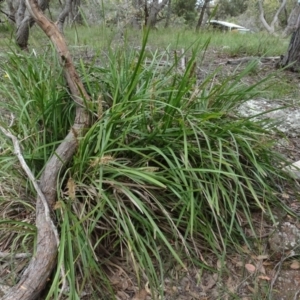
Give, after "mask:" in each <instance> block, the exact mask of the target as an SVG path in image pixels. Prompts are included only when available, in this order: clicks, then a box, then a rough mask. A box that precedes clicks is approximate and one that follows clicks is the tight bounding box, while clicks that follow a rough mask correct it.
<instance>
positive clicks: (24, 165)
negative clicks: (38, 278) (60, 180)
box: [0, 126, 58, 246]
mask: <svg viewBox="0 0 300 300" xmlns="http://www.w3.org/2000/svg"><path fill="white" fill-rule="evenodd" d="M0 129H1V131H2V132H3V133H4V134H5V135H6V136H7V137H9V138H10V139H11V140H12V142H13V146H14V153H15V154H16V156H17V158H18V160H19V162H20V164H21V167H22V168H23V170H24V171H25V173H26V175H27V176H28V178H29V179H30V181H31V182H32V184H33V186H34V189H35V190H36V192H37V194H38V196H39V197H40V198H41V200H42V202H43V205H44V208H45V217H46V221H47V222H49V221H50V222H52V220H51V217H50V209H49V206H48V202H47V200H46V198H45V196H44V194H43V192H42V191H41V189H40V187H39V185H38V183H37V182H36V179H35V178H34V175H33V174H32V172H31V170H30V169H29V167H28V165H27V163H26V161H25V159H24V157H23V155H22V153H21V148H20V145H19V141H18V139H17V138H16V137H15V136H14V135H13V134H12V133H11V132H10V131H9V130H6V129H5V128H4V127H2V126H0ZM52 224H53V223H52ZM53 227H54V228H55V226H54V224H53ZM52 229H53V228H52ZM53 233H54V234H55V236H56V235H57V238H58V234H57V230H56V228H55V229H54V231H53ZM57 242H58V241H57ZM57 246H58V243H57Z"/></svg>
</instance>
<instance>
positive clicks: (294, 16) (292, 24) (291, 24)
mask: <svg viewBox="0 0 300 300" xmlns="http://www.w3.org/2000/svg"><path fill="white" fill-rule="evenodd" d="M299 16H300V5H299V4H297V5H296V6H295V7H294V9H293V10H292V11H291V13H290V16H289V18H288V23H287V26H286V27H285V29H284V31H283V33H282V35H283V37H287V36H288V35H290V34H291V33H292V32H293V31H294V30H295V29H297V23H298V22H299V21H298V18H299Z"/></svg>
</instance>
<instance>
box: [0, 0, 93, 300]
mask: <svg viewBox="0 0 300 300" xmlns="http://www.w3.org/2000/svg"><path fill="white" fill-rule="evenodd" d="M26 7H27V9H28V11H29V12H30V14H31V15H32V16H33V18H34V20H35V22H36V23H37V24H38V25H39V26H40V27H41V29H42V30H43V31H44V32H45V34H46V35H47V36H48V37H49V39H50V40H51V41H52V42H53V44H54V46H55V48H56V50H57V53H58V55H59V57H60V62H61V64H62V66H63V68H64V75H65V78H66V81H67V84H68V87H69V89H70V92H71V96H72V98H73V100H74V102H75V103H76V116H75V120H74V124H73V126H72V127H71V129H70V131H69V133H68V135H67V136H66V137H65V139H64V140H63V141H62V142H61V144H60V145H59V146H58V148H57V149H56V151H55V153H54V154H53V155H52V157H51V158H50V160H49V161H48V162H47V164H46V166H45V168H44V171H43V173H42V175H41V178H40V184H39V187H40V189H41V192H42V193H41V194H38V197H37V201H36V227H37V247H36V251H35V256H34V257H33V258H32V259H31V260H30V262H29V265H28V267H27V268H26V270H25V271H24V272H23V273H22V276H21V278H20V280H19V282H18V283H17V284H16V285H15V286H14V287H12V288H11V289H10V290H9V291H8V293H7V294H6V295H5V296H4V297H3V298H2V300H34V299H37V298H38V296H39V294H40V293H41V292H42V290H43V289H44V287H45V285H46V283H47V280H48V278H49V276H50V274H51V272H52V271H53V269H54V267H55V265H56V263H57V261H56V257H57V251H58V249H57V242H56V237H55V233H54V231H53V226H52V221H47V220H46V218H45V216H46V215H47V214H48V213H49V211H48V209H47V208H46V206H45V205H44V204H43V199H44V197H45V199H46V202H47V204H48V207H49V210H51V208H52V207H53V206H54V204H55V201H56V183H57V178H58V174H59V172H60V170H61V169H62V168H63V167H64V166H65V165H66V163H68V162H69V161H70V160H71V158H72V157H73V155H74V153H75V151H76V148H77V144H78V140H77V139H78V137H81V136H82V135H83V133H84V130H85V129H86V128H87V127H89V123H90V116H89V113H88V111H87V110H86V109H85V105H86V103H88V102H89V101H90V98H89V96H88V94H87V92H86V91H85V89H84V86H83V84H82V82H81V80H80V78H79V75H78V74H77V72H76V70H75V67H74V64H73V62H72V59H71V55H70V53H69V51H68V48H67V45H66V42H65V40H64V38H63V36H62V35H61V33H60V32H59V30H58V28H57V26H56V25H55V24H54V23H53V22H51V21H49V20H48V19H47V18H46V17H45V16H44V14H43V12H42V11H41V10H40V8H39V6H38V3H37V1H36V0H26ZM41 195H43V196H42V197H41ZM50 220H51V218H50ZM64 278H65V276H63V279H64ZM64 286H65V282H64V283H63V288H64ZM63 288H62V290H61V293H62V292H63Z"/></svg>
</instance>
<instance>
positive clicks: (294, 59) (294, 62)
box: [277, 24, 300, 72]
mask: <svg viewBox="0 0 300 300" xmlns="http://www.w3.org/2000/svg"><path fill="white" fill-rule="evenodd" d="M277 66H278V67H287V68H288V69H289V70H291V71H293V72H299V71H300V26H299V24H298V27H297V29H296V30H295V31H294V32H293V34H292V36H291V40H290V44H289V47H288V50H287V53H286V54H285V55H283V56H282V57H281V60H280V62H279V63H278V65H277Z"/></svg>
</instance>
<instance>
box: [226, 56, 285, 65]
mask: <svg viewBox="0 0 300 300" xmlns="http://www.w3.org/2000/svg"><path fill="white" fill-rule="evenodd" d="M253 60H257V61H260V62H261V63H268V62H276V61H279V60H280V56H269V57H255V56H248V57H242V58H238V59H231V60H228V61H227V62H226V64H227V65H239V64H245V63H248V62H250V61H253Z"/></svg>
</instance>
